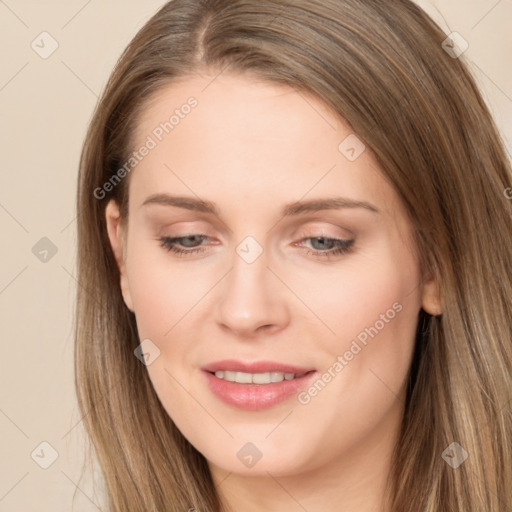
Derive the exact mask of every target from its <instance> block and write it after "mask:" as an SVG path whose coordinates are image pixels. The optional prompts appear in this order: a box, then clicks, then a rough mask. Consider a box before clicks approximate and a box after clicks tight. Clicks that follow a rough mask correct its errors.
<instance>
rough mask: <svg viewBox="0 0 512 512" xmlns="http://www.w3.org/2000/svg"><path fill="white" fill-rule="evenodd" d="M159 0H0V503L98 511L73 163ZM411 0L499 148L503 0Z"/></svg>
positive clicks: (508, 114) (505, 38) (509, 80)
mask: <svg viewBox="0 0 512 512" xmlns="http://www.w3.org/2000/svg"><path fill="white" fill-rule="evenodd" d="M162 4H163V2H162V1H160V0H144V1H142V0H139V1H133V0H132V1H128V2H127V1H124V2H122V1H121V0H109V1H108V2H105V1H103V2H100V1H99V0H89V1H86V0H72V1H67V2H57V1H55V0H53V1H46V2H40V1H35V0H31V1H29V0H25V1H23V0H6V1H2V0H0V45H1V48H2V66H1V67H0V119H1V122H0V141H1V148H2V150H1V153H0V155H1V165H0V228H1V237H2V245H1V247H2V248H1V253H0V254H1V265H0V318H1V324H0V325H1V343H2V345H1V348H2V351H1V352H2V358H1V360H0V378H1V386H0V432H1V436H0V512H8V511H9V512H18V511H20V512H21V511H23V512H28V511H35V510H37V511H40V512H47V511H48V512H49V511H51V512H69V511H70V510H72V508H71V501H72V496H73V493H75V492H76V500H75V507H74V509H73V510H77V511H86V512H88V511H95V510H99V508H98V507H97V506H96V504H99V503H100V500H99V498H100V497H99V496H95V495H94V494H93V491H92V486H91V481H90V479H88V478H85V479H83V480H81V481H80V468H81V464H82V460H83V442H84V435H83V430H82V425H81V423H80V416H79V415H78V412H77V408H76V402H75V398H74V387H73V386H74V385H73V368H72V355H73V337H72V315H73V301H74V293H75V287H76V286H77V283H76V281H75V278H74V275H75V254H74V253H75V239H76V236H75V221H74V219H75V211H74V207H75V206H74V200H75V186H76V175H77V165H78V159H79V153H80V149H81V144H82V141H83V137H84V135H85V130H86V127H87V124H88V121H89V119H90V116H91V113H92V110H93V108H94V106H95V103H96V101H97V97H98V95H99V93H100V92H101V90H102V88H103V87H104V85H105V83H106V80H107V77H108V75H109V73H110V71H111V70H112V68H113V66H114V63H115V61H116V59H117V58H118V56H119V55H120V53H121V51H122V50H123V48H124V47H125V45H126V44H127V43H128V41H129V40H130V39H131V38H132V37H133V35H134V34H135V33H136V31H137V30H138V29H139V28H140V27H141V26H142V25H143V24H144V22H145V21H146V20H147V19H148V18H149V17H150V15H151V14H152V13H154V12H155V11H156V10H157V8H158V7H159V6H160V5H162ZM421 5H422V6H423V7H424V8H425V9H426V10H427V11H428V12H429V13H430V14H431V15H433V17H434V18H435V19H436V20H438V21H439V22H440V23H441V24H442V26H443V29H445V31H446V32H447V33H449V32H451V31H457V32H459V33H460V34H461V35H462V36H463V37H464V39H466V40H467V42H468V43H469V48H468V50H467V51H466V53H465V54H464V56H465V58H466V59H468V61H469V63H470V66H471V69H472V70H473V71H474V74H475V75H476V77H477V79H478V83H479V84H480V85H481V87H482V89H483V91H484V94H485V97H486V98H487V100H488V102H489V104H490V106H491V108H492V111H493V113H494V114H495V117H496V120H497V122H498V125H499V126H500V128H501V130H502V133H503V135H504V137H505V139H506V141H507V146H508V148H509V153H510V148H511V147H512V146H511V142H512V70H511V66H510V55H511V54H512V52H511V49H512V31H511V30H510V20H511V19H512V1H510V0H500V1H498V0H445V1H438V2H434V3H432V2H425V1H422V2H421ZM43 31H47V32H48V33H49V34H51V37H52V38H54V39H55V40H56V41H57V42H58V45H59V46H58V48H57V50H56V51H55V52H54V53H53V54H52V55H50V56H49V57H48V58H46V59H43V58H41V57H40V56H39V54H38V53H36V51H35V50H34V49H33V48H32V47H31V43H32V41H35V42H34V46H35V48H36V49H37V50H38V51H39V52H43V51H48V49H50V48H51V46H50V43H51V41H50V39H49V38H48V36H41V37H46V39H45V40H44V47H43V43H41V37H38V36H39V34H41V32H43ZM37 45H39V46H37ZM43 237H47V238H48V239H50V240H51V242H52V243H53V244H54V246H55V248H56V250H57V252H56V254H55V255H53V256H52V253H51V252H50V253H48V254H47V256H46V257H47V260H48V261H46V262H42V261H40V259H39V258H38V257H36V256H37V255H36V254H34V253H33V247H34V246H35V245H36V244H37V243H38V242H39V241H40V239H41V238H43ZM39 243H41V244H44V243H45V242H39ZM36 248H39V249H38V250H39V251H41V250H43V249H44V246H41V247H39V246H36ZM35 252H36V253H37V252H38V251H37V250H35ZM38 256H39V257H44V253H39V254H38ZM41 442H47V443H50V445H51V446H52V447H53V449H54V450H56V452H57V453H58V457H57V458H56V460H55V462H54V463H53V464H52V465H51V466H50V467H49V468H48V469H43V468H41V467H40V466H39V465H38V464H42V463H45V462H46V463H48V462H51V460H52V459H51V456H52V453H51V449H50V448H48V447H47V446H45V445H43V446H42V447H41V446H40V443H41ZM34 450H35V452H34ZM32 453H33V458H32V457H31V454H32Z"/></svg>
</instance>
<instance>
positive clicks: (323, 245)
mask: <svg viewBox="0 0 512 512" xmlns="http://www.w3.org/2000/svg"><path fill="white" fill-rule="evenodd" d="M312 240H313V244H312V245H313V247H314V245H315V242H316V241H318V242H319V247H316V248H317V249H332V248H333V246H334V240H329V239H327V238H324V237H317V238H313V239H312Z"/></svg>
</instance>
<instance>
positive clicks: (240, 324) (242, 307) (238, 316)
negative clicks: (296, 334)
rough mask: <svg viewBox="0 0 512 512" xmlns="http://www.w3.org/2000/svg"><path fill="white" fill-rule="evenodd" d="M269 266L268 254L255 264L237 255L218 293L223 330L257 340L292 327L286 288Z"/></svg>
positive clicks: (217, 303)
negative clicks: (259, 336)
mask: <svg viewBox="0 0 512 512" xmlns="http://www.w3.org/2000/svg"><path fill="white" fill-rule="evenodd" d="M267 264H268V261H267V253H266V252H265V251H264V252H263V254H261V255H260V256H259V258H258V259H256V261H254V262H252V263H248V262H247V261H245V260H244V259H243V258H242V257H240V256H239V255H238V254H235V255H234V257H233V267H232V269H231V271H230V272H229V273H228V275H227V276H226V277H225V279H223V282H222V283H221V286H219V287H218V290H217V299H218V300H217V301H216V310H215V311H216V313H215V315H216V322H217V324H218V325H220V326H221V328H222V329H223V330H226V331H230V332H232V333H233V334H235V335H236V336H238V337H243V338H254V337H257V336H258V335H260V334H266V335H268V334H273V333H275V332H278V331H279V330H281V329H283V328H285V327H286V326H287V325H288V323H289V320H290V314H289V313H290V312H289V308H288V304H287V302H286V294H285V291H286V290H285V287H284V285H283V284H282V282H280V281H279V279H277V278H276V276H275V275H274V272H272V271H271V270H269V268H267Z"/></svg>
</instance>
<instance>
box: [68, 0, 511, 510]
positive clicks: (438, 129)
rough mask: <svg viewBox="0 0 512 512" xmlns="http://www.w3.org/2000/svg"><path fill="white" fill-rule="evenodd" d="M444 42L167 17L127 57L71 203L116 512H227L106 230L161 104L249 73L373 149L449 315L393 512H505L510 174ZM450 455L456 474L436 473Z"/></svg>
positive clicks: (426, 368)
mask: <svg viewBox="0 0 512 512" xmlns="http://www.w3.org/2000/svg"><path fill="white" fill-rule="evenodd" d="M445 37H446V36H445V35H444V33H443V32H442V31H441V30H440V29H439V27H437V25H436V24H435V23H434V22H433V21H432V20H431V19H430V18H429V17H428V16H427V15H426V14H425V13H424V12H423V11H422V10H421V9H420V8H419V7H417V6H416V5H415V4H413V3H412V2H410V1H409V0H390V1H387V2H382V1H380V0H294V1H293V2H288V1H286V0H202V1H201V0H174V1H171V2H169V3H167V4H166V5H165V6H164V7H162V9H160V11H159V12H158V13H157V14H155V16H153V17H152V18H151V19H150V20H149V21H148V22H147V23H146V25H145V26H144V27H143V28H142V29H141V30H140V31H139V33H138V34H137V35H136V37H135V38H134V39H133V40H132V42H131V43H130V44H129V46H128V47H127V49H126V50H125V52H124V53H123V55H122V56H121V58H120V59H119V62H118V64H117V66H116V68H115V70H114V71H113V73H112V76H111V77H110V79H109V82H108V84H107V87H106V89H105V91H104V93H103V95H102V97H101V99H100V102H99V104H98V106H97V108H96V111H95V113H94V117H93V119H92V122H91V124H90V127H89V131H88V134H87V137H86V140H85V143H84V147H83V151H82V156H81V164H80V173H79V186H78V196H77V207H78V212H79V216H78V221H77V222H78V276H77V278H78V282H79V283H80V285H79V287H78V292H77V317H76V345H75V372H76V389H77V396H78V401H79V406H80V410H81V412H82V415H83V421H84V425H85V428H86V431H87V433H88V435H89V437H90V439H91V442H92V445H93V447H94V451H95V454H96V456H97V458H98V461H99V464H100V466H101V469H102V473H103V478H104V481H105V485H106V493H107V497H108V510H109V511H110V512H126V511H127V510H130V512H156V511H160V512H162V511H164V510H165V511H180V512H181V511H187V510H188V509H189V508H192V507H193V508H195V509H196V510H197V511H211V512H220V511H221V510H223V508H222V506H221V503H220V500H219V497H218V495H217V492H216V490H215V486H214V483H213V481H212V478H211V475H210V473H209V469H208V466H207V463H206V460H205V458H204V457H203V456H202V455H201V454H200V453H199V452H198V451H197V450H195V448H194V447H193V446H192V445H191V444H190V443H189V442H188V441H187V440H186V439H185V438H184V437H183V435H182V434H181V432H179V430H178V429H177V428H176V426H175V425H174V423H173V422H172V420H171V419H170V418H169V416H168V414H167V413H166V411H165V410H164V408H163V407H162V405H161V403H160V401H159V399H158V397H157V396H156V393H155V391H154V389H153V387H152V384H151V382H150V380H149V377H148V373H147V370H146V368H145V367H144V365H142V364H141V363H140V362H139V361H138V360H137V358H136V357H135V356H134V353H133V352H134V349H135V348H136V347H137V346H138V344H139V343H140V340H139V339H138V335H137V329H136V323H135V317H134V315H133V313H132V312H131V311H129V310H128V308H127V307H126V305H125V304H124V302H123V298H122V295H121V290H120V286H119V269H118V267H117V264H116V260H115V258H114V255H113V253H112V250H111V247H110V243H109V239H108V236H107V230H106V223H105V215H104V212H105V206H106V204H107V202H108V200H109V199H111V198H113V199H115V200H116V201H117V202H118V204H119V205H120V207H121V215H122V218H123V219H126V218H127V216H128V207H127V204H128V203H127V199H128V190H129V177H126V178H125V179H123V180H122V181H121V182H120V183H119V184H118V185H117V186H116V187H114V188H113V190H112V191H111V193H109V194H107V195H105V197H103V198H101V199H98V198H97V197H96V196H95V194H94V191H95V190H97V189H98V188H101V187H102V185H103V184H104V183H106V182H107V181H108V180H109V179H111V178H112V176H113V175H114V174H115V173H116V172H117V171H118V169H119V168H120V167H121V166H122V165H123V162H125V161H126V157H127V155H128V154H129V152H130V149H131V146H132V141H133V134H134V132H135V129H136V127H137V120H138V118H139V116H140V115H141V113H142V112H143V111H144V108H146V106H147V104H148V101H150V99H151V98H152V97H153V96H154V94H155V93H156V92H158V91H159V90H160V89H162V88H163V87H164V86H168V85H169V84H172V83H173V82H174V81H177V80H181V79H183V78H184V77H187V76H191V75H192V74H194V73H196V72H198V71H201V70H218V71H217V72H220V71H223V72H226V73H243V74H250V75H251V76H253V77H255V78H258V79H261V80H263V81H268V82H271V83H278V84H284V85H288V86H290V87H292V88H294V89H296V90H298V91H301V92H304V93H308V94H313V95H314V96H315V97H317V98H319V99H321V100H322V101H323V102H324V103H325V104H326V105H327V106H328V107H329V108H330V109H331V110H332V111H333V112H334V113H335V114H336V115H337V116H339V117H340V118H342V119H343V120H344V121H345V122H347V123H349V125H350V126H351V127H352V129H353V130H354V132H355V133H357V135H358V137H360V138H361V139H362V140H363V141H364V143H365V144H366V145H367V147H368V148H370V149H371V151H372V152H373V154H374V155H375V158H376V159H377V161H378V162H379V164H380V165H381V167H382V170H383V173H384V176H385V178H386V179H387V180H389V182H390V183H391V184H392V186H393V188H394V189H395V190H396V192H397V194H398V195H399V197H400V199H401V201H402V202H403V205H404V207H405V210H406V211H407V214H408V217H409V219H410V222H411V224H412V226H413V228H414V233H415V242H416V251H417V254H418V258H419V261H420V264H421V269H422V272H423V274H424V276H425V277H427V276H431V275H433V276H435V277H436V278H437V279H438V282H439V283H440V291H441V297H442V307H443V312H442V315H439V316H430V315H428V314H427V313H425V312H424V311H422V313H421V315H420V319H419V322H418V331H417V337H416V347H415V357H414V360H413V364H412V367H411V371H410V375H409V389H408V396H407V403H406V410H405V415H404V420H403V424H402V431H401V436H400V440H399V442H398V443H397V446H396V449H395V456H394V460H393V471H392V474H391V475H390V486H389V494H390V504H391V510H393V512H406V511H407V512H408V511H410V510H414V511H417V512H453V511H461V512H462V511H464V512H481V511H483V510H485V511H486V512H503V510H505V509H507V508H511V507H512V486H511V485H510V482H512V421H511V419H512V418H511V410H510V406H511V400H512V383H511V380H512V378H511V375H512V320H511V319H512V282H511V276H512V238H511V234H512V201H510V200H507V198H506V197H505V194H504V190H505V189H507V188H508V187H510V186H511V182H512V172H511V169H510V163H509V161H508V159H507V157H506V154H505V151H504V147H503V143H502V141H501V139H500V136H499V133H498V130H497V128H496V126H495V124H494V122H493V120H492V118H491V115H490V114H489V112H488V109H487V107H486V105H485V103H484V101H483V99H482V97H481V95H480V93H479V91H478V89H477V87H476V85H475V83H474V80H473V78H472V77H471V75H470V73H469V72H468V70H467V68H466V66H465V64H464V63H463V62H462V60H461V59H452V58H451V57H450V56H449V55H448V54H447V53H446V52H444V50H443V49H442V47H441V43H442V41H443V40H444V39H445ZM454 441H456V442H458V443H459V444H460V445H461V446H463V447H464V448H465V449H466V450H467V451H468V453H469V457H468V459H467V460H466V461H465V463H464V464H462V465H461V466H460V467H458V468H457V469H452V468H451V467H449V466H448V465H447V464H446V463H445V462H444V460H443V459H442V458H441V453H442V452H443V450H444V449H445V448H446V447H447V446H448V445H449V444H450V443H452V442H454Z"/></svg>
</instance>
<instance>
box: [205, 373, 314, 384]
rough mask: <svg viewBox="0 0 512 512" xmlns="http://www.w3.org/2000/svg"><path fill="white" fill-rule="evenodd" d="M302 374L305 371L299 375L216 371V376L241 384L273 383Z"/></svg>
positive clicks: (300, 375) (299, 375)
mask: <svg viewBox="0 0 512 512" xmlns="http://www.w3.org/2000/svg"><path fill="white" fill-rule="evenodd" d="M302 375H304V373H301V374H298V375H295V374H294V373H283V372H266V373H245V372H231V371H229V370H219V371H216V372H215V377H217V378H219V379H224V380H227V381H229V382H238V383H239V384H271V383H272V382H282V381H283V380H292V379H294V378H296V377H302Z"/></svg>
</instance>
